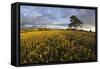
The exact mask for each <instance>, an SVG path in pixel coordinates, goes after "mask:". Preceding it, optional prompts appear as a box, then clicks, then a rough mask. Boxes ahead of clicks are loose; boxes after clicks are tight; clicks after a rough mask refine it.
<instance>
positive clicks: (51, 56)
mask: <svg viewBox="0 0 100 69" xmlns="http://www.w3.org/2000/svg"><path fill="white" fill-rule="evenodd" d="M20 36H21V38H20V63H21V64H27V63H49V62H68V61H81V60H95V59H96V55H95V33H94V32H85V31H77V30H76V31H72V30H45V31H44V30H32V29H31V31H25V30H24V31H21V33H20Z"/></svg>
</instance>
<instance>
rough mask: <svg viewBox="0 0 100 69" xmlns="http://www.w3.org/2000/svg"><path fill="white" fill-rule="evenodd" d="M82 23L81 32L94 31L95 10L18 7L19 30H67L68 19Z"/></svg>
mask: <svg viewBox="0 0 100 69" xmlns="http://www.w3.org/2000/svg"><path fill="white" fill-rule="evenodd" d="M72 15H75V16H77V17H78V19H79V20H80V21H82V22H83V30H87V31H89V30H92V31H95V10H93V9H77V8H59V7H40V6H25V5H23V6H20V26H21V28H30V27H33V28H53V29H67V28H68V24H70V17H71V16H72Z"/></svg>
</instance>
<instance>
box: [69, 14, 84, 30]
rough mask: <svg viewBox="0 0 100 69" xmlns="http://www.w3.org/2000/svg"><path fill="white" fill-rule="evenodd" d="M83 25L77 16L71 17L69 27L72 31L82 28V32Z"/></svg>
mask: <svg viewBox="0 0 100 69" xmlns="http://www.w3.org/2000/svg"><path fill="white" fill-rule="evenodd" d="M82 24H83V22H82V21H80V20H79V19H78V18H77V17H76V16H74V15H72V16H71V17H70V24H69V25H68V26H69V28H70V29H73V28H74V29H76V30H77V28H78V27H81V30H82Z"/></svg>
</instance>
